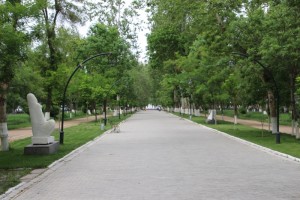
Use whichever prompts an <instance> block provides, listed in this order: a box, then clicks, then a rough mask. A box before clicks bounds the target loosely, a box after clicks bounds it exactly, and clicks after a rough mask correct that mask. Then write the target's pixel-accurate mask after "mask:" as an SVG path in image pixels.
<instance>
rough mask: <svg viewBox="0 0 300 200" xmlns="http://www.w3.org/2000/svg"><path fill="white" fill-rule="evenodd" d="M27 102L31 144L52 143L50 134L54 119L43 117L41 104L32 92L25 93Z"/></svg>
mask: <svg viewBox="0 0 300 200" xmlns="http://www.w3.org/2000/svg"><path fill="white" fill-rule="evenodd" d="M27 102H28V107H29V114H30V119H31V125H32V135H33V136H32V144H50V143H53V142H54V137H53V136H50V135H51V133H52V132H53V131H54V128H55V121H54V120H53V119H50V120H46V119H45V117H44V115H43V112H42V106H41V104H39V103H38V101H37V99H36V97H35V96H34V95H33V94H31V93H29V94H28V95H27Z"/></svg>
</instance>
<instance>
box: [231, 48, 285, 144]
mask: <svg viewBox="0 0 300 200" xmlns="http://www.w3.org/2000/svg"><path fill="white" fill-rule="evenodd" d="M232 54H234V55H239V56H242V57H245V58H249V55H248V54H244V53H238V52H233V53H232ZM252 60H253V61H254V62H255V63H257V64H259V65H260V66H261V67H262V68H263V69H264V70H266V71H267V72H268V73H269V74H270V76H271V79H272V81H273V84H274V87H275V98H276V117H277V127H276V129H277V130H276V144H280V132H279V89H278V85H277V82H276V81H275V78H274V76H273V73H272V72H271V71H270V69H268V68H267V67H266V66H264V65H263V64H262V63H261V62H260V61H258V60H256V59H252Z"/></svg>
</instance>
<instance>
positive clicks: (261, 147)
mask: <svg viewBox="0 0 300 200" xmlns="http://www.w3.org/2000/svg"><path fill="white" fill-rule="evenodd" d="M170 114H172V113H170ZM172 115H174V114H172ZM174 116H177V115H174ZM177 117H178V116H177ZM179 118H182V117H179ZM182 119H184V120H186V121H188V122H190V123H193V124H196V125H198V126H201V127H203V128H206V129H208V130H211V131H213V132H215V133H217V134H221V135H223V136H225V137H227V138H230V139H233V140H235V141H238V142H240V143H242V144H246V145H248V146H251V147H253V148H255V149H258V150H261V151H263V152H266V153H268V154H271V155H274V156H278V157H280V158H282V159H285V160H288V161H292V162H296V163H298V164H300V159H299V158H296V157H294V156H291V155H288V154H285V153H281V152H279V151H275V150H272V149H269V148H267V147H263V146H260V145H258V144H255V143H252V142H249V141H247V140H243V139H241V138H238V137H234V136H232V135H229V134H227V133H225V132H222V131H218V130H216V129H213V128H210V127H207V126H205V125H202V124H198V123H196V122H193V121H191V120H190V119H186V118H182Z"/></svg>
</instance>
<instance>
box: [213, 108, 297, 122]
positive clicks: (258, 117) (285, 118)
mask: <svg viewBox="0 0 300 200" xmlns="http://www.w3.org/2000/svg"><path fill="white" fill-rule="evenodd" d="M223 113H224V115H225V116H229V117H233V116H234V111H233V110H224V111H223ZM218 115H221V112H220V111H218ZM238 118H240V119H249V120H255V121H259V122H261V121H263V122H268V121H269V119H268V116H267V115H264V114H263V113H261V112H248V113H246V114H241V113H239V114H238ZM279 118H280V125H286V126H290V125H291V124H292V116H291V114H290V113H281V114H280V116H279Z"/></svg>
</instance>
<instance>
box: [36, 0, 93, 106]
mask: <svg viewBox="0 0 300 200" xmlns="http://www.w3.org/2000/svg"><path fill="white" fill-rule="evenodd" d="M35 3H36V7H37V8H38V9H39V14H38V15H37V16H36V17H37V18H36V19H37V24H36V27H35V29H34V35H35V36H37V38H38V39H39V42H40V43H41V45H45V47H46V48H45V51H46V52H45V54H44V56H43V59H44V60H45V61H46V63H45V65H43V66H41V74H42V76H43V77H44V78H45V79H46V80H45V91H46V92H47V98H46V111H47V112H50V111H51V110H52V109H53V108H52V104H53V102H52V101H53V90H54V89H55V86H56V82H55V80H56V79H55V78H53V74H55V72H56V71H57V70H58V68H59V65H60V64H61V63H62V54H61V52H60V50H59V46H58V41H57V33H58V30H59V27H61V26H62V24H63V23H61V22H67V23H65V24H68V23H69V26H72V24H76V23H83V21H84V19H85V18H86V17H87V16H86V15H85V14H84V13H85V12H84V11H85V9H86V4H88V2H85V1H83V0H76V1H70V0H46V1H41V0H36V1H35Z"/></svg>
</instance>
